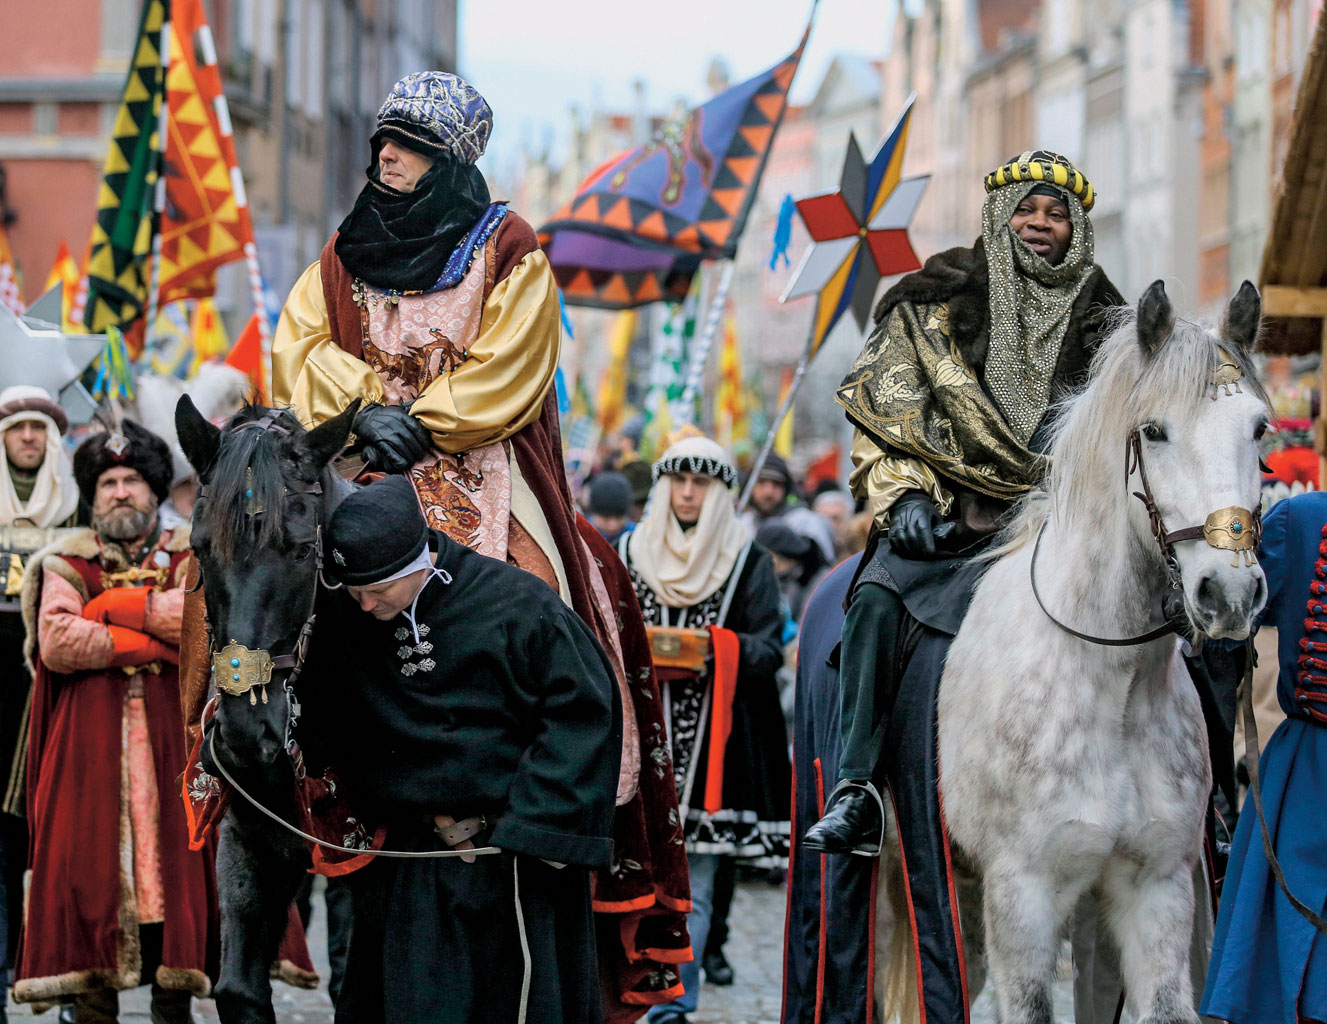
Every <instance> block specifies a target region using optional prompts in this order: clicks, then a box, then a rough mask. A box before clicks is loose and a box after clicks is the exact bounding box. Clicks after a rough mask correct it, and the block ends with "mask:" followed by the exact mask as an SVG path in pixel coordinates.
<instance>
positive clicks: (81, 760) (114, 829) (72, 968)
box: [14, 533, 216, 1002]
mask: <svg viewBox="0 0 1327 1024" xmlns="http://www.w3.org/2000/svg"><path fill="white" fill-rule="evenodd" d="M87 536H88V535H86V534H84V535H81V537H82V538H86V537H87ZM185 537H186V543H185V544H183V545H182V546H181V545H179V544H178V537H175V538H172V536H171V535H170V534H164V535H163V538H162V542H161V544H159V545H158V550H166V551H167V552H168V554H169V557H170V560H171V561H170V578H171V579H172V580H177V579H179V577H180V575H181V574H180V571H179V570H180V566H181V563H182V562H184V561H185V560H186V559H187V558H188V557H189V549H188V545H187V533H186V535H185ZM79 540H80V537H79V536H76V537H74V538H70V541H69V543H68V544H66V545H62V546H61V547H59V548H57V549H55V550H53V551H50V552H48V553H47V554H46V555H45V557H44V558H40V560H39V559H37V558H34V559H33V565H32V566H31V567H30V569H29V572H30V573H32V574H35V576H36V582H35V583H34V587H35V588H36V593H37V594H39V593H40V578H41V574H42V571H43V566H44V564H45V562H46V559H50V558H59V559H61V560H62V561H63V562H64V563H65V565H66V566H67V567H68V568H69V569H71V570H72V571H73V572H74V573H75V574H76V575H77V578H78V579H79V581H80V582H81V584H82V589H83V590H84V591H85V594H86V598H87V600H91V599H92V598H94V597H96V596H97V595H98V594H100V593H101V592H102V591H103V590H104V589H105V588H104V587H103V585H102V571H103V567H102V565H101V563H100V562H99V561H96V560H93V559H92V558H89V557H81V556H80V555H78V554H72V553H61V550H62V549H63V548H69V547H74V546H76V545H78V543H79ZM83 545H84V546H86V540H85V539H84V540H83ZM171 549H174V550H171ZM85 553H86V554H89V555H92V554H94V552H91V551H89V552H85ZM153 554H155V552H153ZM148 557H149V558H150V557H151V555H149V556H148ZM143 564H144V565H147V560H146V559H145V561H144V563H143ZM26 597H27V595H26V594H25V611H27V606H28V602H27V600H26ZM39 606H40V597H37V599H36V605H35V606H34V607H33V612H34V614H33V617H32V623H31V625H30V630H32V633H31V635H35V611H36V608H38V607H39ZM34 667H35V678H34V682H33V699H32V719H31V725H30V732H29V744H28V780H27V787H28V821H29V825H30V829H31V843H30V845H29V860H28V865H29V868H30V869H31V873H32V874H31V884H30V891H29V894H28V906H27V915H26V922H25V928H24V934H23V939H22V943H21V948H20V955H19V965H18V971H17V981H16V983H15V986H14V998H15V1000H17V1001H19V1002H45V1001H51V1000H55V999H57V998H58V997H60V996H62V995H68V994H73V993H78V992H83V991H87V990H88V989H93V988H99V987H110V988H114V989H125V988H133V987H135V986H137V985H141V984H147V983H148V982H150V981H153V980H155V981H157V982H158V983H159V984H161V985H162V986H163V987H165V988H173V989H185V990H188V991H191V992H193V993H194V994H195V995H199V996H205V995H207V994H208V993H209V992H210V991H211V982H210V980H209V973H210V972H209V966H210V965H209V949H208V934H209V923H210V920H209V908H210V907H213V906H215V904H216V878H215V873H214V866H213V864H212V863H211V860H210V858H208V857H206V856H204V855H202V854H200V853H193V852H190V850H189V848H188V838H187V830H186V826H185V818H184V808H183V806H182V805H181V804H180V802H179V801H178V800H175V799H174V794H175V792H176V791H177V790H176V785H177V784H176V779H177V777H178V774H179V770H180V767H181V765H183V764H184V758H185V749H184V737H183V735H182V734H181V732H180V694H179V678H178V672H177V669H176V668H175V666H173V665H165V666H164V667H163V668H162V671H161V673H160V674H159V675H155V674H152V673H145V674H144V675H143V677H142V678H143V683H144V706H145V709H146V714H147V721H148V732H149V736H150V738H151V744H152V754H153V763H154V766H155V769H156V781H157V793H158V798H159V801H158V802H159V815H160V822H159V833H158V845H159V849H160V856H161V876H162V882H163V885H164V887H165V891H166V918H165V921H164V923H163V936H162V963H161V966H160V967H158V968H157V971H156V976H155V978H144V977H142V966H143V965H142V956H141V947H140V943H139V935H138V919H137V905H136V901H135V896H134V890H133V878H132V874H130V875H128V876H126V875H125V873H124V872H123V870H122V867H121V865H122V863H125V862H126V860H125V859H126V858H128V857H130V856H132V849H131V847H132V839H131V837H130V835H129V826H128V815H129V810H128V804H127V802H126V801H127V797H125V796H124V795H123V794H122V793H121V784H120V779H121V774H120V764H121V758H122V757H123V750H124V742H125V741H124V738H123V723H124V708H125V701H126V692H127V690H128V688H129V682H130V677H129V676H128V675H127V674H126V673H125V672H124V671H123V670H121V669H116V668H110V669H100V670H95V671H88V672H78V673H74V674H70V675H62V674H58V673H53V672H50V671H48V670H47V668H46V667H45V665H44V664H43V663H42V660H41V653H40V651H37V652H36V654H35V656H34ZM126 843H128V844H130V846H129V848H126V846H125V844H126ZM215 952H216V951H215V949H213V950H212V953H213V954H214V955H215ZM211 966H212V969H213V971H214V970H215V964H212V965H211Z"/></svg>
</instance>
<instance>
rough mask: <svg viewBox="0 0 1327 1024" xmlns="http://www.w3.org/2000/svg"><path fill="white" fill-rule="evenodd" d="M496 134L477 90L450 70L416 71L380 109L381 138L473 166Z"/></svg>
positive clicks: (490, 115)
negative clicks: (394, 139)
mask: <svg viewBox="0 0 1327 1024" xmlns="http://www.w3.org/2000/svg"><path fill="white" fill-rule="evenodd" d="M492 132H493V111H492V110H491V109H489V105H488V103H487V101H486V100H485V99H484V97H483V96H480V95H479V93H478V92H476V91H475V88H474V86H472V85H471V84H470V83H469V82H467V81H466V80H465V79H464V78H461V77H460V76H459V75H453V74H450V73H449V72H446V71H416V72H414V74H410V75H406V76H405V78H403V79H401V80H400V81H399V82H397V83H396V84H395V85H394V86H392V91H391V93H390V94H389V95H388V97H387V101H386V102H385V103H383V105H382V107H381V108H380V109H379V110H378V131H377V133H376V134H375V138H377V137H378V136H380V135H390V136H395V137H397V138H398V140H399V141H401V142H402V143H403V144H405V145H407V146H410V147H411V148H416V149H417V148H419V147H420V146H424V147H426V148H427V149H428V150H431V151H435V152H443V153H447V154H448V155H450V156H452V157H454V158H455V159H456V160H458V161H459V162H460V163H463V164H473V163H474V162H475V161H476V160H478V159H479V158H480V157H481V156H483V155H484V147H485V146H487V145H488V137H489V135H491V134H492Z"/></svg>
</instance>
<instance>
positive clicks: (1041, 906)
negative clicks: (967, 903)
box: [982, 868, 1059, 1024]
mask: <svg viewBox="0 0 1327 1024" xmlns="http://www.w3.org/2000/svg"><path fill="white" fill-rule="evenodd" d="M1054 884H1055V883H1054V881H1053V880H1052V879H1050V878H1043V877H1040V876H1038V875H1035V874H1033V873H1032V872H1031V871H1030V870H1028V869H1026V868H1023V869H1021V870H1013V869H999V868H992V869H989V870H988V871H987V873H986V877H985V879H984V885H985V896H984V899H983V900H982V908H983V911H984V913H983V919H984V923H985V928H986V963H987V967H988V970H989V972H990V979H991V983H992V984H993V985H994V987H995V1006H996V1019H997V1020H998V1021H999V1022H1000V1024H1051V1022H1052V1020H1053V1014H1052V1005H1051V985H1052V982H1053V981H1054V978H1055V966H1056V958H1057V954H1058V952H1059V921H1058V920H1057V915H1056V911H1055V901H1054V898H1053V896H1052V892H1053V890H1054Z"/></svg>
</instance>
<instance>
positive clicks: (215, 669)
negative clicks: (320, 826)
mask: <svg viewBox="0 0 1327 1024" xmlns="http://www.w3.org/2000/svg"><path fill="white" fill-rule="evenodd" d="M279 415H280V411H279V410H276V409H269V410H268V411H267V412H266V413H264V414H263V416H262V417H261V418H259V419H256V420H252V421H251V422H248V423H242V424H240V425H239V426H237V427H236V428H235V429H236V430H244V429H252V430H271V431H274V432H275V433H278V434H284V435H289V434H290V431H289V430H287V429H286V428H285V427H284V426H282V425H281V424H280V423H279V422H278V417H279ZM250 477H252V471H250ZM250 482H251V481H250ZM323 493H324V492H323V486H322V483H321V481H318V480H315V481H313V482H311V483H300V484H297V485H296V486H295V487H293V488H292V487H286V488H284V489H283V491H282V497H283V498H287V497H290V496H291V495H293V494H302V495H305V496H307V497H310V498H313V499H315V500H314V504H313V507H314V524H315V525H314V557H315V558H316V568H315V573H314V579H313V593H312V594H310V596H309V614H308V615H307V616H306V617H305V619H304V624H303V625H302V626H301V627H300V631H299V635H298V636H297V637H296V638H295V645H294V649H293V650H292V651H291V652H290V653H289V654H278V655H277V656H276V657H273V656H272V654H271V652H270V651H268V650H266V649H263V648H259V649H258V650H252V649H250V648H248V647H245V646H244V645H243V644H241V643H238V642H237V641H235V640H233V639H232V640H231V641H230V643H228V644H227V645H226V646H225V647H223V648H221V649H220V650H216V649H215V643H214V639H213V636H212V623H211V620H210V619H207V618H206V617H205V618H204V623H205V625H206V628H207V637H208V647H209V648H211V649H212V679H213V681H214V682H215V683H216V686H217V689H218V690H219V691H220V692H222V693H227V694H230V695H231V696H232V697H243V696H244V695H245V694H246V693H247V694H248V695H249V704H250V705H251V706H256V705H257V703H258V692H257V691H261V694H262V701H263V703H264V704H266V703H267V686H268V684H269V683H270V682H271V681H272V673H273V672H274V671H283V672H284V671H286V670H289V672H290V674H289V675H287V676H286V678H285V680H284V682H283V683H282V688H283V689H284V690H285V693H286V735H285V741H284V748H285V751H286V755H287V756H288V757H289V758H290V765H291V769H292V770H293V771H294V773H295V778H296V779H297V780H303V779H304V778H305V777H306V775H307V770H306V768H305V764H304V753H303V751H302V750H300V746H299V743H298V742H297V741H296V740H295V736H294V731H295V727H296V726H297V725H298V724H299V715H300V705H299V701H298V700H297V699H296V697H295V681H296V680H297V679H299V676H300V673H301V672H302V671H303V670H304V660H305V658H306V657H307V656H308V653H309V641H310V638H311V637H312V635H313V626H314V623H315V621H316V620H317V615H316V613H315V610H314V609H315V608H316V606H317V601H318V586H319V584H320V583H322V584H323V585H324V586H327V587H328V588H329V589H332V590H335V589H337V588H339V587H340V584H339V583H338V584H332V583H329V582H328V581H327V580H326V578H325V577H324V574H323V529H322V516H323V503H322V498H323ZM198 495H199V497H200V498H206V497H208V487H207V485H206V484H202V485H200V486H199V489H198ZM245 498H246V500H247V501H248V502H249V504H248V507H247V509H246V511H247V512H248V514H250V515H261V514H262V513H263V512H264V511H265V509H264V508H263V507H262V505H261V503H260V502H259V501H258V499H257V498H256V496H255V495H254V492H253V488H252V486H249V487H248V488H246V491H245ZM202 582H203V578H202V566H201V564H200V566H199V575H198V581H197V582H196V583H195V585H194V590H197V589H198V588H199V587H201V586H202ZM208 746H209V749H210V751H211V754H212V761H213V763H214V764H215V765H216V767H217V770H218V771H220V772H221V775H222V777H223V778H224V779H225V780H226V782H227V783H229V784H230V786H231V788H232V789H234V790H235V791H236V792H237V793H239V794H240V796H242V797H244V799H245V800H247V801H248V802H249V803H250V804H251V805H252V806H253V807H255V808H257V809H258V810H259V811H260V812H262V813H263V814H264V815H266V816H267V817H268V818H270V819H271V820H272V821H274V822H276V823H277V824H278V825H280V826H281V827H282V828H284V829H286V830H287V831H288V832H291V833H293V834H295V835H297V836H299V837H300V838H301V839H303V840H305V841H306V842H309V843H314V844H316V845H318V846H321V847H323V848H325V849H328V850H335V851H337V852H338V853H352V854H364V853H371V854H372V855H373V856H375V857H396V858H408V859H417V858H420V859H439V858H448V857H461V858H465V857H467V856H486V855H491V854H496V853H500V852H501V851H500V850H499V849H498V847H496V846H477V847H473V848H472V849H469V850H419V851H415V850H388V849H377V850H361V849H358V848H356V847H352V846H345V845H341V844H337V843H329V842H328V841H327V840H325V839H320V838H319V837H318V836H315V835H311V834H310V833H308V832H305V831H304V830H303V829H300V828H297V827H296V826H294V825H292V824H291V823H290V822H288V821H286V820H285V819H284V818H283V817H281V815H279V814H277V813H276V812H275V811H273V810H272V809H271V808H269V807H268V806H267V805H266V804H264V803H263V802H262V801H261V800H259V799H258V798H257V797H255V796H253V795H252V794H251V793H249V791H248V790H246V789H245V788H244V787H243V786H242V785H241V784H240V783H239V781H238V780H236V779H235V777H234V776H233V775H231V773H230V772H229V771H228V770H227V768H226V765H225V763H224V762H223V761H222V760H221V758H220V757H218V756H217V750H216V736H215V734H213V735H212V736H211V737H210V739H209V744H208Z"/></svg>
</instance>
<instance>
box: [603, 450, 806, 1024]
mask: <svg viewBox="0 0 1327 1024" xmlns="http://www.w3.org/2000/svg"><path fill="white" fill-rule="evenodd" d="M654 480H655V483H654V489H653V491H652V492H651V494H650V500H649V503H648V505H647V506H646V511H645V516H644V518H643V519H642V520H641V522H640V523H639V525H638V526H637V527H636V529H635V530H633V531H632V532H631V533H629V534H626V535H624V536H623V537H622V539H621V540H620V541H619V544H618V551H619V553H620V554H621V555H622V559H623V561H624V562H625V563H626V565H627V569H628V571H629V572H630V573H631V579H632V582H633V583H634V584H635V587H636V597H637V600H638V601H639V602H640V606H641V610H642V612H643V613H644V615H645V621H646V622H647V623H649V624H650V625H651V626H656V627H664V628H665V629H668V628H673V629H676V628H680V629H683V630H700V631H705V632H707V633H708V634H709V639H708V641H707V644H708V646H709V655H708V656H707V658H706V660H705V668H704V669H703V670H698V669H697V668H695V667H692V666H685V665H679V664H677V663H676V662H675V661H669V660H666V659H665V658H664V657H663V655H662V653H661V647H660V645H659V643H657V642H656V645H655V651H656V666H655V667H656V671H657V672H658V674H659V678H660V680H661V684H662V686H663V697H664V702H665V704H666V706H667V708H668V717H667V719H666V721H667V722H668V741H669V743H670V745H671V751H672V768H673V780H674V783H675V784H676V786H677V794H678V803H679V804H680V807H681V813H682V827H683V837H684V839H685V841H686V850H687V859H688V861H689V863H690V865H691V908H692V910H691V914H690V915H689V916H688V918H687V924H688V927H689V928H690V931H691V943H692V946H691V948H692V951H693V953H694V959H693V961H692V962H691V963H689V964H683V965H682V984H683V989H684V990H683V991H682V992H680V993H678V994H677V996H676V998H674V999H673V1000H672V1001H671V1002H669V1003H667V1004H665V1005H663V1006H657V1007H655V1008H654V1009H653V1010H651V1011H650V1020H651V1022H653V1024H665V1022H667V1024H685V1022H686V1014H688V1013H694V1012H695V1010H696V1003H697V999H698V996H699V991H700V970H701V966H702V958H703V956H704V953H705V948H706V944H707V939H708V936H709V931H710V925H711V922H712V915H713V913H714V893H715V880H716V874H717V872H718V871H719V867H720V863H719V862H720V858H721V857H738V858H742V859H745V860H749V861H752V862H755V863H757V864H762V863H763V864H765V865H772V866H782V865H783V864H784V863H786V860H787V850H788V845H787V844H788V819H787V815H788V792H789V788H790V786H791V782H792V780H791V774H790V770H789V765H788V750H787V734H786V731H785V728H784V723H783V712H782V710H781V709H780V707H779V693H778V684H777V682H776V681H775V674H776V673H777V672H778V670H779V668H780V667H781V666H782V665H783V643H782V635H783V623H784V617H783V613H782V611H781V609H780V605H779V589H778V584H777V583H776V581H775V578H774V566H773V563H772V562H771V561H770V556H769V555H768V554H767V553H766V552H765V551H763V550H762V549H761V548H759V547H758V546H757V545H755V544H754V543H753V542H752V541H751V539H750V538H749V537H748V536H747V534H746V530H745V528H744V527H743V526H742V523H741V521H740V520H739V519H738V518H737V513H736V511H735V510H734V507H733V494H732V490H731V488H732V486H733V484H734V483H735V482H736V480H737V471H736V470H735V469H734V468H733V465H732V462H731V460H730V459H729V458H728V455H727V453H726V452H725V451H724V450H723V449H722V448H721V447H720V446H719V445H717V444H715V443H714V442H713V441H711V440H710V439H709V438H706V437H701V436H698V435H693V436H689V437H684V438H682V439H681V440H679V441H676V442H675V443H674V444H672V445H670V446H669V447H668V448H667V449H666V450H665V451H664V453H663V455H662V456H661V457H660V459H659V461H658V462H656V463H655V464H654ZM656 636H659V634H656Z"/></svg>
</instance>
